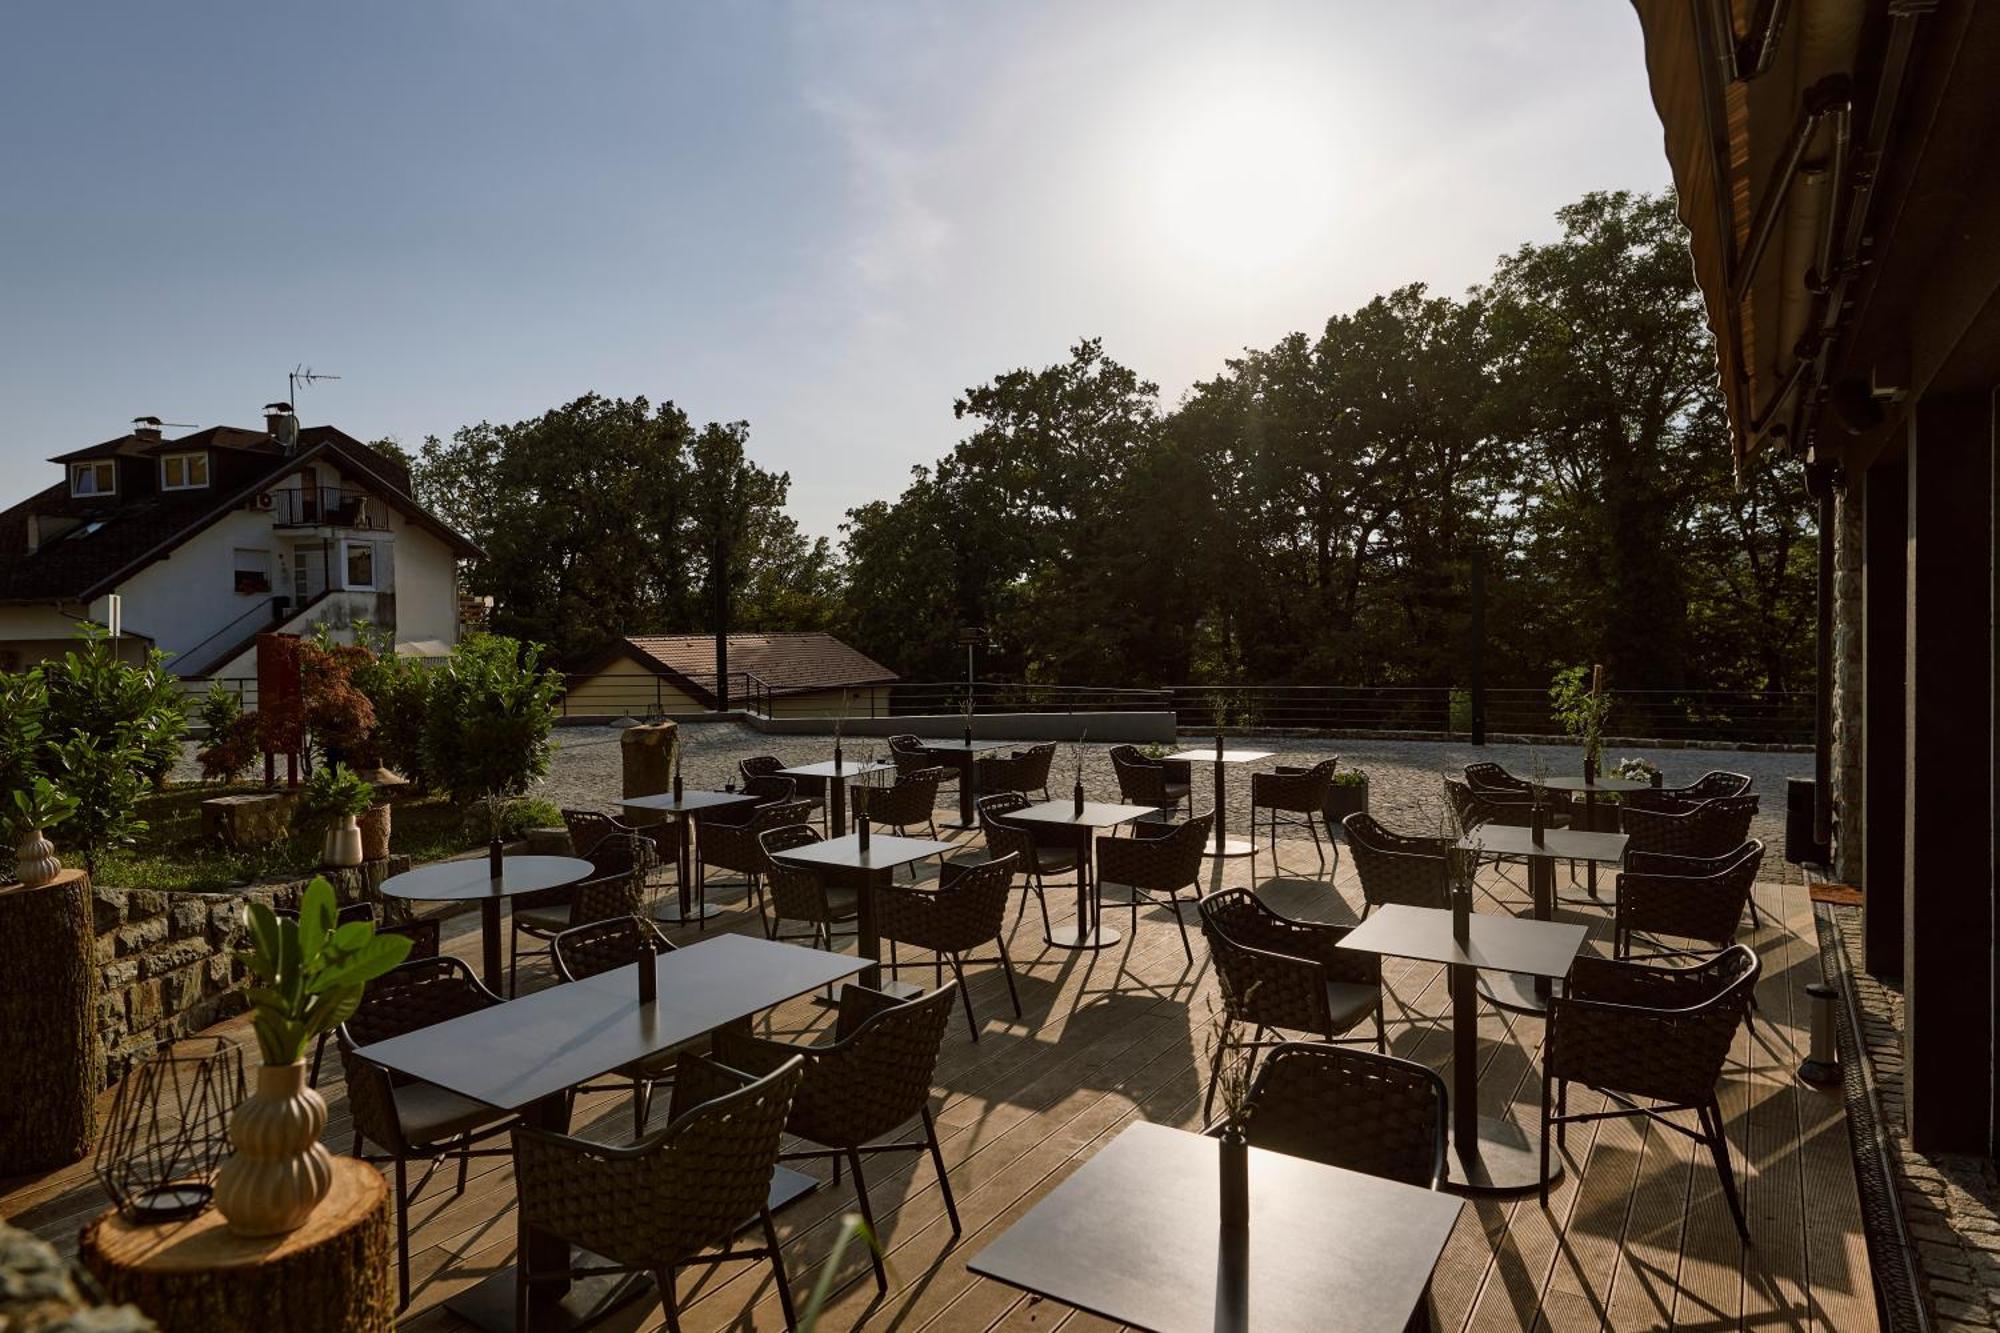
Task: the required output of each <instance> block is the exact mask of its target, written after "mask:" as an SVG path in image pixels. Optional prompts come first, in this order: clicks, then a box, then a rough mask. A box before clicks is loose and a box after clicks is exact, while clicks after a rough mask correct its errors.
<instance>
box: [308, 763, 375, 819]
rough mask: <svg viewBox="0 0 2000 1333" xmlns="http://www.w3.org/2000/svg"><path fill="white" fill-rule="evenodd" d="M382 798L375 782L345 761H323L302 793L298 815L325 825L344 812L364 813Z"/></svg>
mask: <svg viewBox="0 0 2000 1333" xmlns="http://www.w3.org/2000/svg"><path fill="white" fill-rule="evenodd" d="M380 801H381V798H380V797H379V796H377V795H376V793H375V784H374V783H372V782H370V781H368V779H366V778H364V777H362V776H361V775H360V774H359V773H356V772H355V771H354V770H353V769H351V768H349V767H348V766H347V765H346V764H321V765H320V766H319V767H318V768H316V769H314V770H313V773H312V776H311V777H310V778H307V779H306V785H305V789H304V790H303V791H302V792H300V794H299V816H300V818H302V819H304V820H306V821H308V822H309V823H313V824H317V825H318V826H320V827H322V828H324V827H325V826H326V825H328V824H331V823H333V822H334V821H335V820H338V819H340V818H342V817H343V816H345V815H365V814H367V813H368V812H369V811H370V810H372V809H374V808H375V806H376V805H378V804H379V803H380Z"/></svg>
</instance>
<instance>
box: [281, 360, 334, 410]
mask: <svg viewBox="0 0 2000 1333" xmlns="http://www.w3.org/2000/svg"><path fill="white" fill-rule="evenodd" d="M339 378H340V376H338V375H328V374H324V373H322V372H320V371H317V370H314V369H313V368H312V367H311V366H308V365H305V364H303V363H301V364H299V365H296V366H293V367H292V370H291V373H290V374H289V375H287V376H285V389H286V393H285V401H286V402H288V403H296V402H298V401H299V386H300V385H301V384H317V383H319V381H321V380H337V379H339Z"/></svg>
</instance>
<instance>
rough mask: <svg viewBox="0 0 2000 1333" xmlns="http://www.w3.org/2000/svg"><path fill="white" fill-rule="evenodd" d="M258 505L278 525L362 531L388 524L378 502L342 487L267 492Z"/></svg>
mask: <svg viewBox="0 0 2000 1333" xmlns="http://www.w3.org/2000/svg"><path fill="white" fill-rule="evenodd" d="M266 501H268V506H266V504H265V502H266ZM259 507H260V508H266V507H268V511H269V513H270V515H271V521H272V522H273V523H274V524H276V525H277V526H278V527H281V528H317V527H325V528H352V529H356V530H359V531H364V532H365V531H371V530H380V529H382V528H385V527H386V526H387V523H386V521H385V518H384V510H383V508H382V503H381V501H379V500H377V499H375V498H374V497H373V496H371V495H367V494H365V493H363V492H361V491H354V490H349V489H347V488H346V487H344V486H302V487H299V488H297V489H293V490H276V491H270V492H267V493H266V494H265V495H264V496H263V497H262V499H261V500H260V501H259Z"/></svg>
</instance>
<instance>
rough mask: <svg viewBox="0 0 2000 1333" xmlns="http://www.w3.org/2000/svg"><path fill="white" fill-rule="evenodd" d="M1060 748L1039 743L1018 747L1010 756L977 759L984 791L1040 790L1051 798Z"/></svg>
mask: <svg viewBox="0 0 2000 1333" xmlns="http://www.w3.org/2000/svg"><path fill="white" fill-rule="evenodd" d="M1055 753H1056V747H1055V746H1053V745H1049V746H1037V747H1036V748H1035V749H1032V750H1016V751H1014V753H1013V754H1010V755H999V754H983V755H980V756H979V757H978V758H977V759H975V760H974V761H973V765H972V766H973V769H974V771H975V772H976V773H977V774H978V776H979V786H978V790H980V791H982V792H998V791H1018V792H1031V791H1039V792H1041V793H1042V798H1043V799H1044V800H1047V799H1048V787H1049V769H1050V768H1051V767H1052V766H1053V765H1054V763H1055Z"/></svg>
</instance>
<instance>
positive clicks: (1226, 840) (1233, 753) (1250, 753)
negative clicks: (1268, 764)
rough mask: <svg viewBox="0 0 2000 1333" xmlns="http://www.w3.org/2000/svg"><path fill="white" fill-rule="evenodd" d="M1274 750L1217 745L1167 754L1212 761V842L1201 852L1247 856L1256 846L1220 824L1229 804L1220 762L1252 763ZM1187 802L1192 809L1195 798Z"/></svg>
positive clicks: (1173, 758)
mask: <svg viewBox="0 0 2000 1333" xmlns="http://www.w3.org/2000/svg"><path fill="white" fill-rule="evenodd" d="M1274 753H1276V751H1273V750H1225V749H1222V748H1220V747H1217V748H1216V749H1213V750H1182V751H1180V752H1179V753H1178V754H1170V755H1168V756H1167V759H1168V760H1169V761H1170V762H1172V761H1179V762H1182V763H1187V764H1194V763H1199V762H1200V761H1201V760H1204V759H1209V760H1213V761H1214V763H1215V845H1214V846H1213V847H1211V848H1209V850H1208V851H1207V852H1206V853H1204V855H1207V856H1213V857H1235V856H1249V855H1251V854H1252V853H1254V852H1255V851H1256V850H1257V849H1256V847H1255V846H1254V845H1253V844H1252V843H1251V841H1250V840H1249V839H1248V838H1231V837H1225V836H1224V834H1223V831H1222V826H1223V824H1224V823H1226V822H1227V814H1226V810H1227V807H1228V805H1229V779H1228V776H1227V774H1226V772H1225V770H1224V767H1223V766H1224V765H1225V764H1254V763H1256V762H1257V761H1258V760H1259V759H1269V758H1270V757H1271V756H1272V755H1273V754H1274ZM1188 802H1189V811H1190V813H1192V811H1193V802H1194V798H1193V797H1189V798H1188ZM1253 869H1254V867H1253Z"/></svg>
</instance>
